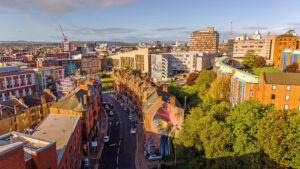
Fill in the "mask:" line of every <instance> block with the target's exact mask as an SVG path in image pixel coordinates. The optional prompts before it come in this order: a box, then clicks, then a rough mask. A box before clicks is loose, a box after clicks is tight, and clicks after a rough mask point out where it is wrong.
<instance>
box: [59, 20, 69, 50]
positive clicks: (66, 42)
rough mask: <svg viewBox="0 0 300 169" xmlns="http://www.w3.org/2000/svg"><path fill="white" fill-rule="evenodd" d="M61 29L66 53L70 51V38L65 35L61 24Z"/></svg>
mask: <svg viewBox="0 0 300 169" xmlns="http://www.w3.org/2000/svg"><path fill="white" fill-rule="evenodd" d="M59 28H60V31H61V34H62V36H63V38H64V51H68V50H69V42H68V38H67V36H66V35H65V33H64V30H63V28H62V26H61V25H60V24H59Z"/></svg>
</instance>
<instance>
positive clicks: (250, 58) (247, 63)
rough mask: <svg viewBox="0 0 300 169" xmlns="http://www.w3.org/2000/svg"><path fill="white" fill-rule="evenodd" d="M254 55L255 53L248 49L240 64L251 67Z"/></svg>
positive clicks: (247, 67)
mask: <svg viewBox="0 0 300 169" xmlns="http://www.w3.org/2000/svg"><path fill="white" fill-rule="evenodd" d="M256 57H257V55H256V54H255V52H254V51H253V50H248V51H247V53H246V54H245V56H244V60H243V62H242V64H243V65H244V67H245V68H246V69H251V68H252V67H253V61H254V60H255V58H256Z"/></svg>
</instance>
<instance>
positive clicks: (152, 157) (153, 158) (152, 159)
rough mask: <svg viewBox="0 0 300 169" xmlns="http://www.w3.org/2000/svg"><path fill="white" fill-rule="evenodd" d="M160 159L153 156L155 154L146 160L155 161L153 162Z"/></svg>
mask: <svg viewBox="0 0 300 169" xmlns="http://www.w3.org/2000/svg"><path fill="white" fill-rule="evenodd" d="M159 159H161V156H158V155H155V154H151V155H150V156H149V158H148V160H150V161H155V160H159Z"/></svg>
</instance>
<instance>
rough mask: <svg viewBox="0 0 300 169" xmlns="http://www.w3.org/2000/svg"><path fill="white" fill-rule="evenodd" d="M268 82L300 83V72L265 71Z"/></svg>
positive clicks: (282, 83)
mask: <svg viewBox="0 0 300 169" xmlns="http://www.w3.org/2000/svg"><path fill="white" fill-rule="evenodd" d="M264 75H265V82H266V83H267V84H281V85H300V73H282V72H265V73H264Z"/></svg>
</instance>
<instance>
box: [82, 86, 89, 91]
mask: <svg viewBox="0 0 300 169" xmlns="http://www.w3.org/2000/svg"><path fill="white" fill-rule="evenodd" d="M80 89H83V90H86V91H88V85H80Z"/></svg>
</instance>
